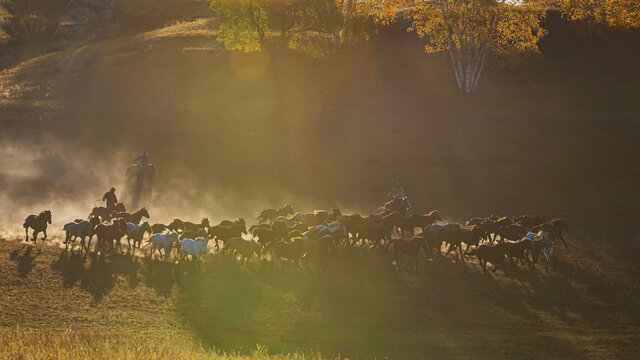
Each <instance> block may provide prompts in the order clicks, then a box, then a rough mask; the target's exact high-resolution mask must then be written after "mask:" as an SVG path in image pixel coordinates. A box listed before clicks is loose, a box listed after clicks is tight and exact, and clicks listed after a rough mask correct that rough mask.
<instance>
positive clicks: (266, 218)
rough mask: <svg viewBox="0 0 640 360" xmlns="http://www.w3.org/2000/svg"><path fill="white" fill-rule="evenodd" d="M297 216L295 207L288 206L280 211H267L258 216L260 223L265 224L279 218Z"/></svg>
mask: <svg viewBox="0 0 640 360" xmlns="http://www.w3.org/2000/svg"><path fill="white" fill-rule="evenodd" d="M293 214H295V211H294V210H293V206H291V205H289V204H287V205H285V206H283V207H281V208H280V209H265V210H262V212H261V213H260V215H258V222H260V223H265V222H270V221H272V220H273V219H275V218H277V217H278V216H289V215H293Z"/></svg>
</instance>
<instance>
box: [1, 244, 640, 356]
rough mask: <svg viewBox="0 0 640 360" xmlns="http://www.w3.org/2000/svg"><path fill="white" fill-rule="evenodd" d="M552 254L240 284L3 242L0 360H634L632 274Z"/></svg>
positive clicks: (222, 263)
mask: <svg viewBox="0 0 640 360" xmlns="http://www.w3.org/2000/svg"><path fill="white" fill-rule="evenodd" d="M557 252H558V257H557V258H556V259H555V261H554V264H553V265H552V266H550V267H545V266H541V267H539V268H538V270H537V271H536V272H529V271H524V270H522V269H519V268H516V267H509V274H508V275H507V274H503V273H502V272H501V271H498V272H497V273H495V274H483V273H482V271H481V270H480V268H479V266H478V265H477V264H476V263H475V262H471V263H468V264H464V263H460V262H457V261H453V260H452V259H444V260H435V261H427V262H426V263H425V265H424V267H423V272H422V273H420V274H416V273H414V272H413V271H412V270H408V269H410V268H411V260H408V259H401V263H400V269H399V270H396V268H395V267H394V266H392V265H391V264H389V258H390V256H391V254H383V253H377V252H373V253H370V252H368V251H364V250H354V251H351V252H345V253H342V254H340V255H339V256H337V257H336V258H334V260H332V261H331V262H328V263H325V264H322V271H320V270H321V269H320V268H318V267H317V266H312V268H311V269H310V270H309V271H308V272H298V271H296V270H295V268H294V267H293V266H291V267H289V266H287V264H284V266H282V267H281V268H280V267H279V266H276V265H275V264H273V263H271V262H263V263H258V262H257V261H253V262H252V263H251V264H250V267H249V270H248V271H247V272H245V271H243V270H242V268H241V267H240V266H238V265H234V264H232V263H231V261H230V259H229V258H227V257H224V256H222V255H219V254H212V255H210V256H209V258H208V260H207V262H206V263H205V264H204V266H203V267H197V266H196V267H194V266H190V265H182V266H181V265H174V264H170V263H163V262H160V261H151V260H148V259H146V258H143V257H138V256H133V257H130V256H127V255H123V256H116V257H107V258H106V259H100V258H96V257H92V256H88V257H86V258H84V257H83V256H79V255H77V254H76V255H74V254H68V253H64V252H63V251H62V250H61V249H59V248H58V247H57V246H47V245H44V244H41V245H37V246H36V247H30V246H28V245H26V244H24V243H19V242H15V241H0V271H1V272H2V273H3V274H6V276H4V277H3V278H2V280H1V281H0V288H2V290H3V291H2V292H1V295H0V303H2V304H3V306H2V310H1V312H0V325H2V326H3V328H1V329H2V330H0V331H1V332H0V344H1V345H3V346H2V347H1V349H2V350H0V357H1V356H2V355H4V356H5V357H8V358H15V357H18V354H22V355H23V356H24V358H42V357H46V356H48V354H53V355H54V358H77V357H87V358H99V357H100V356H106V357H108V358H114V357H115V358H135V357H142V358H150V359H151V358H196V359H199V358H234V356H245V357H249V358H253V357H259V358H260V357H262V358H267V355H269V356H281V354H295V353H298V354H299V355H295V356H293V355H292V356H291V357H287V356H289V355H286V356H283V357H276V358H302V356H303V355H304V356H309V357H315V356H317V354H318V353H321V354H325V355H327V356H337V354H343V355H346V356H349V357H360V358H370V357H378V358H382V357H389V358H403V359H413V358H415V359H418V358H424V357H425V356H430V357H433V358H469V357H474V358H492V359H502V358H505V359H519V358H522V359H525V358H529V355H530V354H531V353H536V354H539V355H540V356H543V357H544V358H633V356H634V354H637V351H638V345H639V342H640V337H639V336H638V334H639V333H640V331H639V330H640V327H639V326H638V319H639V318H640V314H639V313H638V308H639V306H638V301H637V300H635V299H637V298H638V289H637V287H634V286H635V285H634V284H635V282H634V279H633V277H632V276H630V274H631V273H632V272H631V267H632V263H629V262H628V260H629V259H625V258H624V257H622V256H619V255H611V253H612V252H611V249H608V248H606V247H602V246H595V245H593V244H592V245H589V246H586V247H584V248H583V249H582V250H580V251H579V252H578V253H570V252H567V251H566V250H564V249H560V248H559V249H558V251H557ZM423 261H424V260H423ZM630 299H633V300H630ZM16 327H19V328H18V329H16ZM256 346H259V347H258V348H257V350H255V349H256ZM263 347H264V348H263ZM210 349H213V350H210ZM252 349H253V350H252ZM266 349H268V350H266ZM20 352H21V353H20Z"/></svg>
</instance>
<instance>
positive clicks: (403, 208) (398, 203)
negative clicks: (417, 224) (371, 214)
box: [380, 198, 409, 215]
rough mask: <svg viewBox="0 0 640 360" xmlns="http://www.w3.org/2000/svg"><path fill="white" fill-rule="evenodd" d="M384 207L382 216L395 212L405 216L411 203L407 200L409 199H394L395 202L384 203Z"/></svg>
mask: <svg viewBox="0 0 640 360" xmlns="http://www.w3.org/2000/svg"><path fill="white" fill-rule="evenodd" d="M383 207H384V209H383V210H382V211H381V212H380V214H381V215H384V214H388V213H391V212H394V211H397V212H399V213H400V214H402V215H404V214H406V213H407V210H409V201H408V200H407V198H404V199H398V198H393V200H389V201H387V202H386V203H384V205H383Z"/></svg>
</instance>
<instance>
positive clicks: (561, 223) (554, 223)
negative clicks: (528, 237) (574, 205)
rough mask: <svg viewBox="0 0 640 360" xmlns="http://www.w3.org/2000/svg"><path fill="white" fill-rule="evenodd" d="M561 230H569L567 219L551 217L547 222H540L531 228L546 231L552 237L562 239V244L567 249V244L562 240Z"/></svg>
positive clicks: (536, 230)
mask: <svg viewBox="0 0 640 360" xmlns="http://www.w3.org/2000/svg"><path fill="white" fill-rule="evenodd" d="M562 230H567V231H568V230H569V225H568V224H567V221H566V220H564V219H553V220H551V221H550V222H548V223H544V224H540V225H538V226H536V227H534V228H533V231H535V232H538V231H548V232H549V233H550V235H551V236H552V237H553V238H557V239H558V240H562V243H563V244H564V246H565V247H566V248H567V249H568V248H569V245H567V242H566V241H564V238H563V237H562Z"/></svg>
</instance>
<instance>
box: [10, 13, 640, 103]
mask: <svg viewBox="0 0 640 360" xmlns="http://www.w3.org/2000/svg"><path fill="white" fill-rule="evenodd" d="M207 2H209V0H204V1H199V2H197V3H198V4H202V3H207ZM209 5H210V8H211V10H212V11H213V13H215V15H216V16H217V18H218V19H219V29H218V30H219V31H218V40H219V41H220V42H221V43H223V44H224V46H225V47H226V48H227V49H229V50H235V51H243V52H253V51H260V50H261V49H262V48H263V46H264V45H265V43H266V42H274V43H279V44H282V45H283V46H284V47H287V48H290V49H294V50H298V51H302V52H305V53H308V54H310V55H312V56H318V57H325V56H331V55H332V54H333V53H334V52H335V51H336V49H337V48H339V47H340V46H341V45H342V44H344V43H345V42H349V41H358V40H366V39H368V38H370V37H371V36H372V35H373V34H375V33H377V32H380V31H381V30H382V29H383V28H384V27H385V26H388V25H390V24H391V23H394V22H397V21H398V20H400V19H403V21H404V22H406V23H407V24H408V25H407V27H408V28H407V30H408V31H412V32H415V33H416V34H417V35H418V36H419V37H420V38H422V39H424V42H425V51H426V52H427V53H443V54H446V56H447V57H448V58H449V60H450V64H451V68H452V70H453V73H454V75H455V81H456V84H457V87H458V88H459V89H460V90H461V91H463V92H465V93H467V94H470V93H473V92H474V91H475V90H476V88H477V86H478V83H479V80H480V78H481V75H482V73H483V70H484V69H485V68H486V66H488V65H498V66H503V65H514V64H518V63H520V62H521V61H522V60H524V59H526V58H528V57H531V56H539V55H540V50H539V43H540V40H541V39H542V38H543V37H544V36H545V35H546V34H547V29H545V28H544V27H543V24H544V20H545V18H546V16H547V13H548V11H550V10H552V9H553V10H556V11H560V12H561V13H562V14H563V17H564V18H565V19H567V20H568V21H572V22H574V23H575V25H576V26H575V28H576V30H578V31H581V32H582V33H583V34H584V35H585V36H588V37H593V38H597V37H598V36H599V34H601V33H602V31H603V30H605V29H608V28H617V29H622V30H623V31H638V29H640V2H639V1H637V0H520V1H513V0H210V3H209ZM187 6H188V5H185V3H184V2H177V1H176V0H155V1H151V0H0V19H1V20H0V29H1V30H2V36H3V39H2V40H3V42H4V43H5V45H6V46H14V47H20V46H27V45H34V44H42V43H51V42H53V41H58V40H62V39H69V38H73V36H79V34H82V32H83V31H84V30H85V29H86V28H87V27H90V26H91V25H92V24H96V23H99V22H100V21H102V22H105V23H106V21H107V20H108V19H109V18H110V16H111V14H112V13H113V12H114V11H115V12H118V11H120V12H122V11H124V12H129V13H132V14H133V17H136V16H138V17H140V18H141V19H142V18H144V17H149V16H151V17H154V16H155V17H158V14H159V13H162V12H165V13H170V12H171V10H169V9H173V10H175V9H179V8H181V7H182V8H185V9H186V7H187ZM150 14H151V15H150ZM175 20H180V18H179V19H175ZM141 22H143V20H141Z"/></svg>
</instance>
